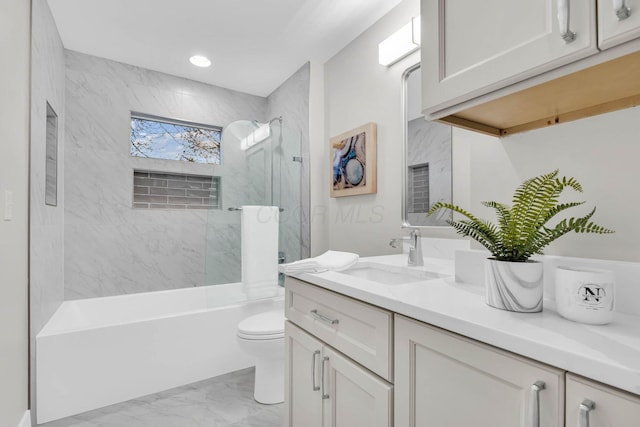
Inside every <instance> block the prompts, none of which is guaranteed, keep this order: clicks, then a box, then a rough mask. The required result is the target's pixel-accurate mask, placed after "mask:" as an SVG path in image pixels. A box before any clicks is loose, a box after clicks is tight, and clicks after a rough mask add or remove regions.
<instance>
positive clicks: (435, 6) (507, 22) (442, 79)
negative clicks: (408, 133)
mask: <svg viewBox="0 0 640 427" xmlns="http://www.w3.org/2000/svg"><path fill="white" fill-rule="evenodd" d="M562 5H568V6H569V7H568V11H567V10H566V9H564V8H562V9H561V11H562V13H561V14H562V15H563V16H568V18H569V21H568V22H569V27H568V28H569V30H570V31H573V32H574V33H575V39H574V40H573V41H569V42H567V41H565V40H564V39H563V37H562V34H563V33H562V31H563V28H561V26H560V25H559V19H558V15H559V6H562ZM421 19H422V103H423V105H422V106H423V110H424V112H425V113H432V112H436V111H439V110H442V109H444V108H447V107H450V106H453V105H456V104H458V103H460V102H463V101H466V100H469V99H472V98H474V97H477V96H479V95H483V94H486V93H489V92H491V91H493V90H496V89H500V88H503V87H506V86H507V85H509V84H513V83H516V82H518V81H522V80H524V79H526V78H528V77H532V76H535V75H539V74H541V73H543V72H545V71H548V70H551V69H554V68H556V67H559V66H561V65H564V64H567V63H570V62H573V61H575V60H577V59H580V58H584V57H586V56H589V55H592V54H594V53H596V52H597V44H596V29H595V26H596V14H595V0H543V1H531V0H482V1H465V0H421ZM562 22H563V23H564V22H566V20H562Z"/></svg>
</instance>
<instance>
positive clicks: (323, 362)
mask: <svg viewBox="0 0 640 427" xmlns="http://www.w3.org/2000/svg"><path fill="white" fill-rule="evenodd" d="M328 361H329V356H325V357H323V358H322V369H321V370H320V376H321V377H322V378H321V382H320V384H322V398H323V399H328V398H329V393H325V389H324V375H325V373H324V364H325V362H328Z"/></svg>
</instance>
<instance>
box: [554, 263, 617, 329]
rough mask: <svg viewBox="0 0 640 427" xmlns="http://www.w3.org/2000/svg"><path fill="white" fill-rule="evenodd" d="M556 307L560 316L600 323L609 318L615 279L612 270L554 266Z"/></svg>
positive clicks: (602, 323) (611, 317) (595, 323)
mask: <svg viewBox="0 0 640 427" xmlns="http://www.w3.org/2000/svg"><path fill="white" fill-rule="evenodd" d="M555 280H556V286H555V289H556V306H557V309H558V313H560V315H561V316H562V317H565V318H567V319H569V320H574V321H576V322H581V323H589V324H592V325H604V324H606V323H609V322H611V321H612V320H613V310H614V302H615V278H614V275H613V272H612V271H609V270H599V269H586V268H585V269H583V268H575V267H557V268H556V274H555Z"/></svg>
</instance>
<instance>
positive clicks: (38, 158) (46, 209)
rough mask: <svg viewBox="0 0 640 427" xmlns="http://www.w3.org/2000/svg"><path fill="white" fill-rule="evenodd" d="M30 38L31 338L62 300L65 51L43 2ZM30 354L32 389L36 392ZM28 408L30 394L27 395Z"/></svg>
mask: <svg viewBox="0 0 640 427" xmlns="http://www.w3.org/2000/svg"><path fill="white" fill-rule="evenodd" d="M31 13H32V39H31V61H32V62H31V70H32V72H31V159H30V163H31V164H30V173H31V195H30V198H31V200H30V203H31V207H30V209H31V218H30V227H31V233H30V252H31V254H30V257H31V262H30V264H31V265H30V302H29V304H30V329H31V330H30V340H31V346H32V348H35V347H34V346H35V336H36V334H37V333H38V332H40V330H41V329H42V327H43V326H44V325H45V323H47V321H48V320H49V318H50V317H51V315H53V313H54V312H55V311H56V309H57V308H58V306H59V305H60V304H61V303H62V301H63V300H64V268H63V267H64V206H65V193H64V188H63V180H64V167H63V166H64V152H65V142H64V134H63V127H64V123H65V108H64V105H65V87H64V85H65V67H64V50H63V46H62V41H61V40H60V36H59V35H58V30H57V29H56V26H55V23H54V20H53V16H52V15H51V11H50V10H49V6H48V4H47V2H46V1H36V2H33V5H32V9H31ZM47 102H49V104H50V105H51V107H52V108H53V109H54V110H55V112H56V113H57V115H58V164H57V174H58V187H57V193H58V194H57V206H49V205H46V204H45V180H46V179H45V175H46V167H45V165H46V160H45V159H46V122H47ZM33 355H34V352H31V356H32V360H31V363H30V366H31V379H32V387H31V390H32V391H33V390H35V386H34V382H35V380H34V379H35V363H34V358H33ZM31 398H32V409H33V408H35V405H36V401H35V393H32V397H31Z"/></svg>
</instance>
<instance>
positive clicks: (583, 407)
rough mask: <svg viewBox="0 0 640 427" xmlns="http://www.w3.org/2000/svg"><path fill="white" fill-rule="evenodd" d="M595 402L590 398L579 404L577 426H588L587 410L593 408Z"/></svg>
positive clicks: (589, 410)
mask: <svg viewBox="0 0 640 427" xmlns="http://www.w3.org/2000/svg"><path fill="white" fill-rule="evenodd" d="M595 407H596V404H595V402H593V401H592V400H589V399H585V400H583V401H582V403H581V404H580V416H579V417H578V427H589V412H591V411H592V410H593V409H595Z"/></svg>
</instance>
